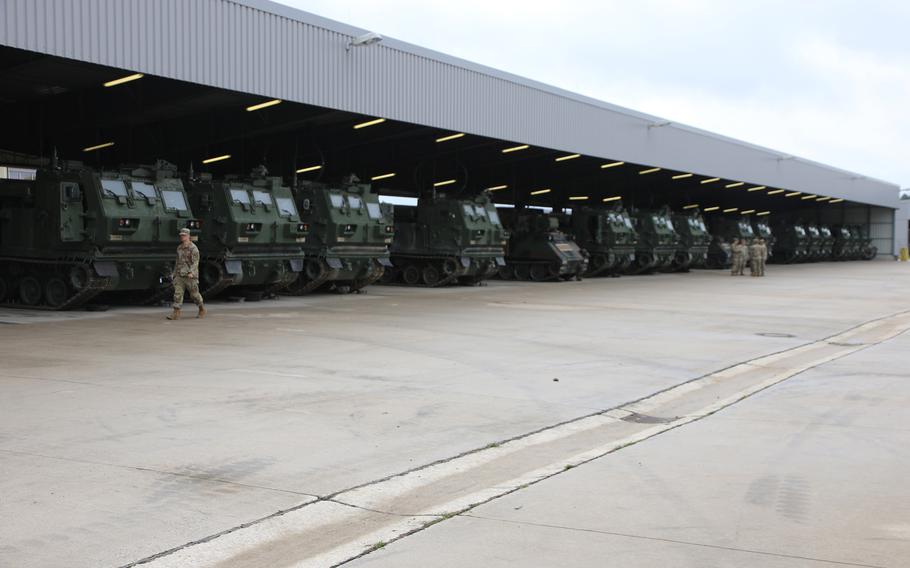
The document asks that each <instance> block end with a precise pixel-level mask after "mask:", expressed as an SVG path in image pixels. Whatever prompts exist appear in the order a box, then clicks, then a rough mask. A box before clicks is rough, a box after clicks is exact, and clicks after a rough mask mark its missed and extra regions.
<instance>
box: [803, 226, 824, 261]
mask: <svg viewBox="0 0 910 568" xmlns="http://www.w3.org/2000/svg"><path fill="white" fill-rule="evenodd" d="M800 224H801V225H802V226H803V228H804V229H806V237H807V238H808V241H809V242H808V246H807V252H806V258H805V260H804V261H805V262H817V261H819V260H821V258H822V254H821V250H822V236H821V233H820V232H819V230H818V225H816V224H815V223H806V222H805V221H802V222H800Z"/></svg>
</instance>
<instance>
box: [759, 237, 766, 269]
mask: <svg viewBox="0 0 910 568" xmlns="http://www.w3.org/2000/svg"><path fill="white" fill-rule="evenodd" d="M758 246H759V255H760V256H759V257H758V275H759V276H764V275H765V263H766V262H768V245H767V244H765V239H764V238H759V239H758Z"/></svg>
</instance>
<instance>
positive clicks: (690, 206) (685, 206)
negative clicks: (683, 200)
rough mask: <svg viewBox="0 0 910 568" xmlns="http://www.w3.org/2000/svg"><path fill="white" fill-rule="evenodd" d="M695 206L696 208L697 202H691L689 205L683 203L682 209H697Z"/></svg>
mask: <svg viewBox="0 0 910 568" xmlns="http://www.w3.org/2000/svg"><path fill="white" fill-rule="evenodd" d="M697 208H698V203H693V204H691V205H684V206H683V209H697Z"/></svg>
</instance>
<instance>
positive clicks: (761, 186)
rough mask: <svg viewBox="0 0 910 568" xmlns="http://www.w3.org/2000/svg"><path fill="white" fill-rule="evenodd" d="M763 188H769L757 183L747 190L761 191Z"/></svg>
mask: <svg viewBox="0 0 910 568" xmlns="http://www.w3.org/2000/svg"><path fill="white" fill-rule="evenodd" d="M763 189H767V188H766V187H765V186H763V185H756V186H755V187H750V188H749V189H747V190H746V191H761V190H763Z"/></svg>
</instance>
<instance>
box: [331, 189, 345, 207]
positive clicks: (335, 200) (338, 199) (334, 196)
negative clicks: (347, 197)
mask: <svg viewBox="0 0 910 568" xmlns="http://www.w3.org/2000/svg"><path fill="white" fill-rule="evenodd" d="M329 200H330V201H331V202H332V207H337V208H338V209H341V208H342V207H344V197H343V196H342V195H340V194H338V193H330V194H329Z"/></svg>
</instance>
